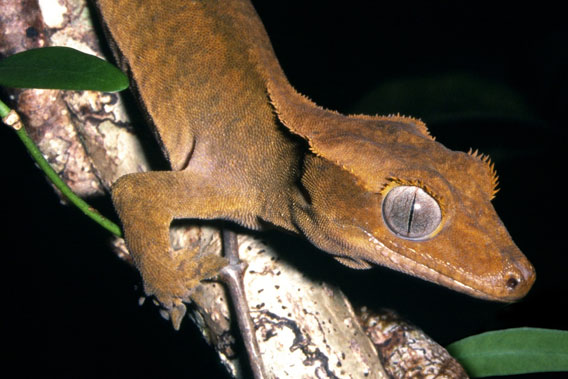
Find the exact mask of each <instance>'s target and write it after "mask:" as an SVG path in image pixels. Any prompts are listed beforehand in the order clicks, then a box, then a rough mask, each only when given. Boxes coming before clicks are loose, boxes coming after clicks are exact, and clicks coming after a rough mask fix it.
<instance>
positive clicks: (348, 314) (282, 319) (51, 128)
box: [0, 0, 457, 378]
mask: <svg viewBox="0 0 568 379" xmlns="http://www.w3.org/2000/svg"><path fill="white" fill-rule="evenodd" d="M0 5H1V6H0V8H1V9H2V14H0V33H2V34H1V36H2V38H0V54H2V55H3V56H8V55H11V54H14V53H16V52H19V51H22V50H25V49H30V48H34V47H41V46H49V45H58V46H69V47H74V48H76V49H79V50H82V51H84V52H87V53H90V54H96V55H99V56H102V54H101V49H100V48H99V45H98V44H99V42H98V39H97V38H96V36H95V34H94V33H93V31H92V25H91V15H90V14H89V12H88V8H87V7H86V6H85V4H84V2H83V1H81V0H59V1H57V0H49V1H48V0H44V1H23V2H21V1H15V0H0ZM8 96H9V100H10V101H11V104H10V105H11V106H14V107H15V108H16V109H17V110H18V112H20V114H21V115H22V118H23V121H24V123H25V125H26V127H27V129H28V132H29V133H30V134H31V135H32V137H33V138H34V140H35V141H36V143H37V144H38V145H39V147H40V149H41V150H42V152H43V153H44V155H45V156H46V157H47V159H48V161H49V162H50V163H51V164H52V166H53V167H54V168H55V170H56V171H57V172H58V173H59V174H60V176H61V177H62V178H64V179H65V180H66V182H67V183H68V184H69V185H70V186H71V188H72V189H73V190H74V191H75V192H76V193H78V194H79V195H81V196H83V197H92V196H101V195H104V194H105V191H106V190H108V188H109V186H110V185H111V184H112V183H113V182H114V180H116V179H117V178H118V177H120V176H121V175H124V174H125V173H129V172H139V171H144V170H148V169H149V167H150V164H149V163H148V162H149V160H150V159H149V158H148V157H147V154H146V151H147V150H146V149H145V148H143V147H142V146H143V143H141V142H140V140H139V136H138V135H136V134H135V133H134V128H133V127H132V126H131V124H130V122H129V120H128V117H127V112H126V110H125V108H124V106H123V105H122V100H121V96H119V95H117V94H108V93H96V92H89V91H85V92H72V91H68V92H61V91H52V90H50V91H46V90H13V91H10V92H9V93H8ZM138 129H140V128H138ZM171 239H172V244H173V246H174V247H176V248H181V247H185V246H192V247H193V246H198V247H199V249H202V250H207V251H215V252H217V253H220V242H219V233H218V230H217V229H215V228H213V227H209V226H203V227H195V226H193V227H192V226H188V225H187V223H185V222H176V223H175V225H174V226H173V227H172V233H171ZM113 244H114V247H115V250H116V251H117V254H119V256H121V257H122V258H123V259H124V260H126V261H129V256H128V252H127V251H126V249H125V247H124V243H123V241H122V240H119V239H116V240H115V241H114V243H113ZM239 245H240V254H241V258H242V259H243V260H245V261H246V262H247V263H248V264H249V267H248V269H247V273H246V274H245V286H246V290H247V296H248V302H249V305H250V307H251V314H252V317H253V320H254V323H255V325H256V328H257V330H256V335H257V338H258V340H259V344H260V349H261V351H262V353H263V358H264V361H265V366H266V368H267V370H268V371H269V374H270V377H278V378H286V377H289V378H312V377H318V378H384V377H388V374H387V373H386V372H385V371H384V370H383V368H382V366H381V361H380V360H379V358H378V355H377V350H376V347H375V345H374V344H373V343H372V339H374V338H375V337H376V335H377V333H378V330H379V329H378V328H379V327H380V326H381V325H383V324H384V323H378V322H377V323H373V325H372V327H371V326H370V324H369V320H370V318H368V317H367V318H365V319H364V320H365V321H364V323H363V325H362V324H361V323H360V322H359V321H358V318H357V316H356V315H355V313H354V311H353V309H352V307H351V305H350V303H349V301H348V300H347V299H346V298H345V296H344V295H343V294H342V292H341V291H340V290H339V289H337V288H334V287H332V286H330V285H328V284H326V283H322V282H315V281H313V280H311V279H310V278H309V277H306V276H304V275H303V274H302V273H301V272H299V271H298V268H296V267H294V266H292V265H290V264H288V263H286V262H285V261H283V260H281V259H280V258H279V255H278V253H277V252H276V250H275V249H274V248H273V247H271V246H267V245H266V244H264V243H263V242H261V241H259V240H258V239H256V238H255V237H254V236H252V235H241V236H239ZM193 298H194V306H193V312H192V313H191V314H190V318H192V319H193V321H194V322H196V323H197V324H198V325H199V327H200V330H202V333H203V335H204V337H205V338H206V339H207V341H208V342H209V343H210V344H211V345H212V346H213V347H214V348H215V349H216V351H217V352H218V353H219V357H220V359H221V360H222V361H223V362H224V364H225V365H226V367H227V369H228V371H229V372H230V373H231V374H232V375H235V376H239V375H240V372H241V371H240V369H239V367H240V365H242V364H246V363H243V362H246V361H242V362H239V361H240V360H241V358H242V357H240V356H238V355H237V354H236V353H235V351H236V350H235V342H234V341H235V336H234V333H235V331H234V330H232V329H231V328H230V325H231V323H230V316H229V311H228V305H227V297H226V294H225V291H224V289H223V288H222V286H221V285H220V284H218V283H214V282H210V283H204V284H203V285H202V286H200V287H199V288H198V289H197V290H196V292H195V295H194V296H193ZM117 317H118V316H117ZM373 320H374V319H373ZM186 322H187V321H186ZM397 323H398V321H396V322H395V321H393V322H391V323H389V324H388V325H386V326H384V327H385V328H387V329H389V330H392V328H393V325H398V324H397ZM404 325H406V324H404ZM368 335H369V336H371V338H369V336H368ZM393 341H394V340H390V342H389V348H390V349H394V350H396V349H399V350H400V349H401V347H400V346H402V345H399V347H396V346H395V345H396V344H395V345H393ZM188 343H191V341H188ZM400 343H401V344H403V343H406V342H404V341H401V342H400ZM375 344H377V346H380V343H377V341H376V340H375ZM432 346H434V347H433V349H434V350H435V351H437V352H439V351H440V350H439V349H441V347H439V346H437V345H435V344H434V343H433V342H432V341H429V344H428V345H420V349H429V348H431V347H432ZM410 355H412V354H410ZM408 356H409V355H408V354H406V355H405V354H401V355H400V360H405V359H407V358H408ZM409 359H410V360H408V361H407V362H408V364H407V366H405V367H407V369H405V371H404V372H412V371H411V370H412V367H411V366H412V365H415V364H420V362H417V361H416V360H414V358H413V357H410V358H409ZM400 360H397V361H396V362H395V361H393V360H392V359H383V362H384V363H386V364H391V365H393V364H394V365H395V366H398V365H399V364H400ZM405 362H406V361H405ZM441 362H442V363H441V364H443V365H445V364H446V363H445V362H446V361H445V360H443V359H442V360H441ZM452 365H453V363H452ZM452 367H453V366H452ZM456 370H457V368H456ZM387 372H390V373H391V375H394V377H406V376H405V375H404V373H403V374H397V371H396V370H393V369H392V367H391V369H389V370H387ZM432 372H433V371H432ZM397 375H399V376H397ZM424 377H428V375H425V376H424Z"/></svg>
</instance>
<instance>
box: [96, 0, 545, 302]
mask: <svg viewBox="0 0 568 379" xmlns="http://www.w3.org/2000/svg"><path fill="white" fill-rule="evenodd" d="M97 6H98V8H99V10H100V13H101V15H102V18H103V22H104V24H105V27H106V29H107V31H108V34H109V36H110V39H111V40H112V42H113V45H114V49H115V52H116V53H117V57H118V59H119V62H120V64H121V66H122V68H123V69H125V70H127V71H129V73H130V74H131V77H132V79H133V82H134V86H135V91H136V93H137V95H138V97H139V99H140V102H141V104H142V106H143V108H144V110H145V112H146V114H147V116H148V119H149V120H150V122H151V123H152V124H153V125H154V126H155V129H156V132H157V135H158V137H159V140H160V142H161V144H162V147H163V150H164V153H165V154H166V156H167V158H168V160H169V162H170V163H171V166H172V171H163V172H145V173H137V174H131V175H126V176H124V177H122V178H120V179H119V180H118V181H117V182H116V183H115V184H114V186H113V201H114V204H115V207H116V209H117V211H118V214H119V216H120V219H121V221H122V224H123V228H124V232H125V238H126V242H127V245H128V248H129V250H130V251H131V253H132V255H133V257H134V259H135V261H136V264H137V267H138V268H139V270H140V272H141V273H142V276H143V279H144V283H145V289H146V292H147V293H148V294H149V295H155V296H156V297H157V298H158V300H159V301H160V302H161V303H162V304H163V305H164V306H165V307H166V308H168V309H173V308H175V307H176V306H178V305H180V304H181V302H182V301H183V300H187V298H188V296H189V295H190V293H191V289H192V288H193V287H195V286H196V285H197V284H198V282H199V281H200V280H201V279H203V278H206V277H210V276H212V275H214V274H215V273H216V272H217V270H219V268H220V267H221V266H223V265H224V264H225V261H224V260H223V259H221V258H219V257H217V256H205V257H199V256H197V255H196V254H195V253H193V252H189V251H173V250H172V248H171V246H170V241H169V227H170V223H171V221H172V220H173V219H177V218H190V219H224V220H230V221H234V222H236V223H239V224H241V225H244V226H245V227H248V228H251V229H260V228H262V227H264V226H267V225H271V226H277V227H280V228H283V229H285V230H288V231H291V232H293V233H296V234H298V235H300V236H303V237H305V238H307V239H308V240H309V241H310V242H311V243H313V244H314V245H315V246H317V247H318V248H320V249H322V250H324V251H326V252H328V253H330V254H332V255H333V256H334V257H336V258H337V259H338V260H339V261H340V262H342V263H344V264H346V265H348V266H351V267H354V268H368V267H371V264H379V265H385V266H388V267H391V268H393V269H395V270H399V271H403V272H406V273H408V274H411V275H415V276H418V277H421V278H424V279H426V280H430V281H432V282H435V283H438V284H441V285H444V286H447V287H450V288H453V289H455V290H458V291H461V292H465V293H468V294H470V295H473V296H477V297H481V298H486V299H491V300H500V301H513V300H516V299H519V298H521V297H522V296H524V295H525V294H526V293H527V292H528V290H529V289H530V287H531V286H532V283H533V282H534V279H535V273H534V269H533V267H532V266H531V264H530V263H529V262H528V260H527V259H526V258H525V257H524V256H523V254H522V253H521V251H520V250H519V249H518V248H517V246H516V245H515V244H514V243H513V241H512V239H511V237H510V236H509V234H508V233H507V230H506V229H505V227H504V225H503V224H502V222H501V220H500V219H499V217H498V216H497V214H496V212H495V210H494V208H493V206H492V205H491V199H492V197H493V196H494V193H495V186H496V176H495V173H494V171H493V169H492V167H491V165H490V164H489V162H488V159H486V158H485V157H483V156H479V155H477V154H475V153H462V152H455V151H451V150H448V149H447V148H445V147H444V146H442V145H441V144H439V143H437V142H436V141H434V139H433V138H432V137H431V136H430V135H429V134H428V131H427V129H426V126H425V125H424V124H423V123H422V122H420V121H418V120H415V119H412V118H407V117H399V116H389V117H382V116H376V117H371V116H345V115H341V114H339V113H336V112H333V111H329V110H325V109H322V108H320V107H319V106H317V105H316V104H314V103H313V102H311V101H310V100H309V99H307V98H306V97H304V96H302V95H300V94H298V93H297V92H296V91H295V90H294V89H293V88H292V87H291V85H290V84H289V83H288V81H287V80H286V77H285V76H284V73H283V72H282V70H281V68H280V66H279V64H278V61H277V60H276V57H275V55H274V52H273V50H272V47H271V45H270V41H269V40H268V37H267V35H266V32H265V30H264V28H263V26H262V24H261V21H260V20H259V18H258V16H257V14H256V12H255V11H254V9H253V7H252V5H251V4H250V3H249V1H246V0H230V1H229V0H227V1H213V0H201V1H190V0H186V1H181V0H176V1H167V2H165V1H161V0H120V1H117V0H98V1H97Z"/></svg>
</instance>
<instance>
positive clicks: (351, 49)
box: [0, 1, 568, 378]
mask: <svg viewBox="0 0 568 379" xmlns="http://www.w3.org/2000/svg"><path fill="white" fill-rule="evenodd" d="M254 3H255V6H256V7H257V10H258V12H259V14H260V16H261V18H262V20H263V22H264V23H265V25H266V28H267V29H268V32H269V34H270V36H271V39H272V42H273V44H274V47H275V50H276V53H277V55H278V57H279V59H280V61H281V64H282V66H283V68H284V71H285V72H286V73H287V75H288V77H289V79H290V81H291V83H292V84H293V85H294V86H295V87H296V88H297V89H298V90H299V91H300V92H302V93H304V94H306V95H308V96H309V97H310V98H312V99H313V100H315V101H316V102H317V103H318V104H320V105H322V106H324V107H326V108H330V109H335V110H339V111H341V112H345V113H350V112H357V113H362V112H365V113H380V114H388V113H397V112H400V113H402V114H406V115H413V116H416V117H420V118H422V119H423V120H424V121H425V122H426V123H427V124H428V126H429V127H430V130H431V132H432V134H433V135H434V136H435V137H436V138H437V140H438V141H440V142H442V143H444V144H445V145H446V146H448V147H450V148H452V149H457V150H468V149H469V148H470V147H473V148H479V149H480V151H482V152H485V153H489V154H490V155H491V156H492V158H493V160H494V161H495V164H496V168H497V171H498V173H499V176H500V183H501V185H500V188H501V191H500V193H499V194H498V195H497V198H496V200H495V202H494V204H495V207H496V208H497V211H498V213H499V214H500V216H501V217H502V219H503V221H504V222H505V224H506V225H507V226H508V229H509V232H510V233H511V235H512V236H513V238H514V239H515V241H516V243H517V244H518V245H519V247H520V248H521V250H522V251H523V252H524V253H525V254H526V255H527V256H528V258H529V259H530V260H531V261H532V262H533V264H534V265H535V267H536V270H537V281H536V284H535V286H534V287H533V290H532V291H531V293H530V294H529V295H528V296H527V297H526V298H525V299H524V300H522V301H520V302H518V303H516V304H510V305H507V304H498V303H491V302H484V301H480V300H476V299H472V298H469V297H467V296H464V295H460V294H456V293H453V292H451V291H449V290H446V289H444V288H439V287H436V286H434V285H431V284H429V283H425V282H423V281H421V280H417V279H413V278H409V277H407V276H404V275H401V274H398V273H394V272H391V271H389V270H387V269H382V268H376V269H373V270H369V271H364V272H361V271H354V270H350V269H348V268H344V267H343V266H340V265H339V264H336V263H335V262H334V261H333V260H331V259H329V257H326V256H325V255H324V254H318V253H317V252H312V251H307V252H306V253H305V254H302V255H301V257H302V258H301V259H299V256H300V255H298V256H290V257H286V255H284V256H283V259H287V258H288V259H290V260H292V261H297V262H298V264H299V265H301V266H302V267H304V269H305V270H306V271H307V272H308V273H309V272H310V271H313V273H312V275H314V276H317V277H318V278H321V279H324V280H328V281H330V282H334V283H336V284H337V285H338V286H340V287H341V288H342V289H343V290H344V291H345V292H346V293H347V294H348V296H349V297H350V298H351V299H352V300H353V301H354V303H355V304H360V305H363V304H365V305H367V306H371V307H377V308H378V307H387V308H391V309H395V310H397V311H398V312H399V313H400V314H402V315H403V316H404V317H406V318H407V319H409V320H410V321H412V322H414V323H416V324H417V325H419V326H420V327H421V328H423V329H424V330H425V331H426V332H427V333H428V334H429V335H430V336H432V337H433V338H434V339H436V340H437V341H438V342H440V343H441V344H443V345H445V344H448V343H450V342H452V341H455V340H457V339H460V338H463V337H466V336H469V335H472V334H476V333H480V332H484V331H488V330H494V329H501V328H509V327H519V326H532V327H546V328H558V329H568V321H567V319H566V312H565V310H564V308H565V306H566V305H567V303H568V283H567V280H566V278H567V276H568V275H567V267H568V251H567V249H566V237H565V233H566V222H565V219H566V212H567V211H568V207H567V201H566V195H565V185H564V184H563V179H564V176H565V175H566V174H565V173H566V169H565V163H566V161H567V160H566V157H565V154H566V150H567V147H568V144H567V142H568V139H567V129H566V126H565V120H564V117H565V114H566V110H567V109H566V108H567V106H568V95H567V93H568V91H567V88H566V87H567V86H568V77H567V69H568V50H567V48H566V47H567V46H568V33H567V26H566V19H565V13H564V12H563V11H561V9H560V8H553V7H548V6H547V5H546V4H545V3H543V2H538V3H529V4H526V5H522V4H520V3H519V2H516V3H514V4H515V5H514V6H506V5H505V4H504V3H501V2H495V3H497V4H501V5H499V6H498V7H496V6H495V4H493V5H487V6H484V5H480V4H479V3H478V2H455V3H454V2H419V1H409V2H404V1H402V2H392V1H381V2H360V1H352V2H349V3H347V5H346V4H345V3H342V4H339V3H325V4H324V5H321V4H319V3H318V4H316V3H314V2H302V1H287V2H272V1H270V2H268V1H255V2H254ZM530 4H532V5H530ZM0 134H1V137H0V138H1V141H2V142H1V146H2V148H1V149H0V159H1V161H2V162H4V163H3V178H2V183H3V190H4V192H5V194H4V196H3V200H4V206H3V207H2V215H3V217H4V220H5V221H4V223H5V225H4V227H3V229H2V232H1V236H2V239H3V246H4V247H3V249H2V256H3V260H2V262H3V264H2V266H1V267H2V268H1V270H2V279H3V285H2V289H3V293H4V298H3V306H2V308H3V313H4V316H5V317H6V316H7V317H8V321H7V320H6V319H5V321H4V327H6V329H7V330H6V331H5V332H4V333H3V338H2V340H3V345H4V346H5V350H7V351H8V353H7V355H4V356H3V359H2V361H3V362H4V364H5V365H6V363H7V364H8V366H9V367H10V368H12V369H15V370H16V371H15V374H14V376H18V377H29V376H39V377H103V376H104V377H118V376H121V377H163V378H168V377H178V378H179V377H196V378H197V377H202V376H205V375H207V376H209V377H223V375H224V371H223V369H222V368H220V367H219V366H218V365H217V363H216V357H215V354H214V353H213V351H212V350H211V349H209V348H208V347H207V346H206V345H205V344H204V342H203V341H202V339H201V337H200V336H199V335H198V333H197V331H196V330H195V328H194V327H193V326H192V325H191V324H190V323H189V322H186V323H185V324H184V326H183V328H182V331H181V332H179V333H176V332H174V331H173V329H172V328H171V327H170V324H169V323H168V322H166V321H164V320H163V319H162V318H161V317H160V316H159V315H158V311H157V309H156V307H154V306H152V305H151V304H150V302H147V304H146V305H144V306H142V307H140V306H139V305H138V303H137V302H138V297H139V295H140V289H139V288H138V287H139V278H138V275H137V274H136V273H135V272H134V271H133V270H132V269H131V268H129V267H128V266H127V265H126V264H124V263H121V262H120V261H119V260H118V259H117V258H116V257H115V256H114V255H113V253H112V251H111V250H110V248H109V247H108V246H107V234H106V232H105V231H103V230H101V229H99V228H98V227H97V226H95V225H94V224H93V223H92V222H91V221H89V220H87V219H86V218H84V217H82V216H81V215H80V214H79V213H78V211H76V210H74V209H70V208H68V207H64V206H61V205H60V204H59V201H58V199H57V197H56V196H55V194H54V193H53V191H52V190H51V188H50V187H49V186H48V185H47V184H46V181H45V179H44V178H43V176H42V174H41V173H40V172H39V171H38V170H37V169H36V168H35V167H34V165H33V163H31V161H30V159H29V158H28V157H27V154H26V153H25V151H24V149H23V147H22V146H21V145H20V143H19V142H18V140H17V139H16V137H15V135H13V134H12V133H11V132H10V131H9V130H7V129H6V128H2V129H0ZM94 203H95V204H96V205H100V206H102V207H104V206H108V204H109V203H108V199H103V200H97V201H95V202H94ZM265 238H266V239H267V240H269V241H270V240H272V241H273V242H274V243H276V244H279V245H282V246H288V247H285V248H283V250H285V249H287V248H289V249H292V250H296V249H307V250H310V249H312V248H310V247H308V246H307V245H306V244H304V243H302V242H301V241H298V240H296V239H294V238H293V237H290V236H283V235H281V234H278V233H268V234H266V235H265ZM375 288H376V289H377V291H376V293H374V292H373V289H375ZM384 288H388V289H389V291H388V293H383V291H384V290H382V291H381V289H384ZM267 364H268V365H269V364H270V363H269V362H267ZM6 369H7V368H6ZM8 371H9V370H8ZM561 376H562V375H561V374H538V375H525V376H519V378H537V377H539V378H557V377H558V378H559V377H561Z"/></svg>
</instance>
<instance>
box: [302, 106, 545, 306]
mask: <svg viewBox="0 0 568 379" xmlns="http://www.w3.org/2000/svg"><path fill="white" fill-rule="evenodd" d="M353 120H354V119H353V118H350V117H346V118H345V122H353ZM356 121H357V127H353V126H350V127H349V128H346V130H351V131H353V130H358V132H357V133H353V132H351V133H350V134H349V135H347V134H343V135H341V136H339V135H338V137H337V138H336V139H335V140H327V141H325V142H326V144H325V145H322V146H324V148H323V149H319V150H318V149H314V148H312V152H313V154H310V155H309V156H308V157H307V158H306V161H305V163H304V169H303V171H302V172H303V177H302V179H301V186H302V191H303V193H304V194H305V197H306V198H307V202H306V204H307V205H305V206H304V207H303V208H302V209H301V210H300V211H298V212H296V217H295V222H296V223H297V225H298V227H299V229H300V230H302V232H303V233H304V234H305V235H306V237H307V238H308V239H310V240H311V241H312V242H313V243H314V244H315V245H316V246H318V247H319V248H321V249H322V250H325V251H327V252H329V253H331V254H333V255H335V256H336V258H337V259H338V260H339V261H340V262H342V263H344V264H346V265H348V266H350V267H353V268H368V267H371V264H379V265H384V266H387V267H390V268H393V269H395V270H399V271H403V272H406V273H408V274H411V275H414V276H418V277H421V278H423V279H426V280H429V281H432V282H435V283H438V284H440V285H444V286H447V287H449V288H452V289H455V290H458V291H460V292H464V293H467V294H469V295H472V296H475V297H479V298H484V299H490V300H497V301H514V300H517V299H519V298H521V297H523V296H524V295H525V294H526V293H527V292H528V291H529V289H530V288H531V286H532V284H533V282H534V280H535V271H534V268H533V266H532V265H531V264H530V263H529V261H528V260H527V259H526V258H525V256H524V255H523V254H522V253H521V251H520V250H519V249H518V247H517V246H516V245H515V243H514V242H513V240H512V238H511V236H510V235H509V233H508V232H507V230H506V228H505V226H504V225H503V223H502V222H501V220H500V219H499V217H498V215H497V213H496V212H495V209H494V208H493V206H492V204H491V199H492V198H493V197H494V195H495V192H496V184H497V177H496V174H495V172H494V170H493V166H492V165H491V163H490V162H489V159H488V158H487V157H485V156H482V155H479V154H477V153H471V152H470V153H463V152H455V151H451V150H449V149H447V148H445V147H444V146H443V145H441V144H439V143H438V142H436V141H434V139H433V138H432V137H430V136H429V135H428V133H427V132H426V129H425V127H423V124H419V122H417V121H416V120H412V119H404V118H400V117H396V118H393V119H388V118H382V119H380V120H377V119H371V118H368V119H356ZM414 123H416V124H414ZM363 124H366V125H367V127H366V128H365V127H363V126H364V125H363ZM362 125H363V126H362ZM357 128H358V129H357ZM336 157H340V158H338V159H335V158H336Z"/></svg>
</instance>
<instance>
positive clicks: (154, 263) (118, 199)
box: [112, 171, 236, 329]
mask: <svg viewBox="0 0 568 379" xmlns="http://www.w3.org/2000/svg"><path fill="white" fill-rule="evenodd" d="M200 179H201V178H199V176H197V175H195V174H194V173H191V172H188V171H174V172H171V171H163V172H144V173H137V174H130V175H126V176H123V177H121V178H120V179H119V180H118V181H117V182H116V183H115V184H114V185H113V188H112V198H113V203H114V206H115V208H116V211H117V213H118V215H119V217H120V220H121V222H122V227H123V230H124V237H125V240H126V244H127V247H128V250H129V251H130V253H131V254H132V257H133V259H134V262H135V264H136V266H137V268H138V270H139V271H140V273H141V275H142V278H143V281H144V290H145V292H146V294H147V295H148V296H155V297H156V299H157V300H158V301H159V302H160V303H161V305H162V306H164V308H165V309H166V310H167V311H168V312H169V313H170V318H171V320H172V323H173V324H174V327H175V328H176V329H177V328H179V324H180V322H181V319H182V318H183V315H184V314H185V306H184V305H183V302H184V301H189V296H190V294H191V292H192V290H193V289H194V288H195V287H196V286H197V285H198V284H199V282H200V281H201V280H203V279H207V278H211V277H214V276H215V275H217V274H218V272H219V270H220V269H221V268H222V267H224V266H225V265H226V264H227V260H226V259H224V258H221V257H219V256H217V255H214V254H208V255H200V254H199V253H198V251H197V250H196V251H192V250H188V249H182V250H173V248H172V247H171V243H170V234H169V230H170V224H171V222H172V220H174V219H177V218H199V219H208V218H223V216H226V214H228V213H230V210H229V209H227V205H228V204H231V203H232V204H236V202H233V201H230V199H228V198H227V197H226V196H224V194H223V193H222V192H221V190H215V189H214V188H211V186H207V185H205V184H204V183H206V181H205V180H200ZM211 204H219V206H220V207H221V205H224V206H225V208H223V209H221V208H215V209H212V207H211V206H210V205H211ZM208 205H209V206H208Z"/></svg>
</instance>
